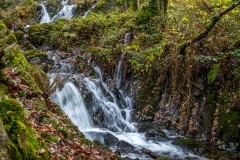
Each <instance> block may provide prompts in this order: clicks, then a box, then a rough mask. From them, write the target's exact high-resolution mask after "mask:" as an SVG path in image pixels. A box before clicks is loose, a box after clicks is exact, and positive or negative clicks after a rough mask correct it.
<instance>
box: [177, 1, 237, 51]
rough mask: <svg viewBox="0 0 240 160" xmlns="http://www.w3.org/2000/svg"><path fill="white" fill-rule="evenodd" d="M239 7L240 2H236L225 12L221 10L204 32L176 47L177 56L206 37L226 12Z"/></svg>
mask: <svg viewBox="0 0 240 160" xmlns="http://www.w3.org/2000/svg"><path fill="white" fill-rule="evenodd" d="M239 5H240V0H239V1H237V2H236V3H234V4H232V5H231V6H230V7H228V8H226V9H225V10H223V11H222V12H220V13H219V14H217V15H216V16H214V17H213V18H212V20H211V22H210V23H209V24H208V25H207V26H206V28H205V30H204V31H202V32H201V33H200V34H199V35H198V36H196V37H195V38H193V39H192V40H188V41H185V42H183V43H182V44H180V45H179V46H178V49H179V54H180V55H185V50H186V48H187V47H189V46H190V45H191V44H193V43H196V42H199V41H200V40H202V39H203V38H205V37H206V36H207V35H208V33H209V32H210V31H211V30H212V29H213V27H214V26H215V25H216V23H217V22H218V21H219V20H220V18H221V17H222V16H224V15H225V14H227V13H228V12H230V11H231V10H233V9H234V8H236V7H237V6H239Z"/></svg>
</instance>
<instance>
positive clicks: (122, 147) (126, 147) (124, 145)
mask: <svg viewBox="0 0 240 160" xmlns="http://www.w3.org/2000/svg"><path fill="white" fill-rule="evenodd" d="M117 147H118V149H117V151H120V152H121V153H123V152H130V151H132V150H134V149H135V147H134V146H133V145H131V144H130V143H128V142H126V141H123V140H121V141H119V142H118V143H117Z"/></svg>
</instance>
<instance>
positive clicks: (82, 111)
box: [47, 51, 205, 160]
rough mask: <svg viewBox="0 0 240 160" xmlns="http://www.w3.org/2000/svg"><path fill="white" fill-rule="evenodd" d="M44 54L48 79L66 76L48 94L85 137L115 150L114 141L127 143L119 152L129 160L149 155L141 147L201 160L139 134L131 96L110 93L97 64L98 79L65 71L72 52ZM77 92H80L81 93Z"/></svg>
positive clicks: (145, 158)
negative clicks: (51, 63) (64, 56)
mask: <svg viewBox="0 0 240 160" xmlns="http://www.w3.org/2000/svg"><path fill="white" fill-rule="evenodd" d="M47 53H48V54H49V55H51V56H49V58H51V59H52V60H54V62H55V63H54V66H53V67H52V70H51V71H50V74H49V77H50V79H51V78H54V77H56V75H57V74H59V75H60V76H61V77H70V78H69V79H68V80H67V82H66V83H65V84H64V86H63V87H62V88H61V89H57V90H56V91H55V93H53V94H52V95H51V99H52V100H53V101H55V102H56V103H57V104H58V105H59V106H60V107H61V109H62V110H63V111H64V112H65V113H66V114H67V115H68V117H69V118H70V119H71V121H72V122H73V123H74V125H76V126H77V127H78V128H79V130H80V131H81V132H82V133H83V134H84V135H85V136H86V138H88V139H89V140H91V141H93V140H99V141H100V142H101V143H102V144H109V143H108V142H109V141H110V144H109V147H110V148H111V149H112V150H116V149H117V146H118V145H117V143H118V142H120V141H125V142H128V143H129V145H131V146H133V147H134V149H133V150H132V149H131V150H127V151H123V152H122V153H121V156H123V157H124V156H128V157H129V158H132V159H135V158H139V159H142V160H147V159H149V160H150V159H151V158H149V157H148V156H146V155H144V154H143V153H142V152H141V148H146V149H148V150H151V151H152V152H154V153H156V154H158V155H162V156H165V157H169V158H173V159H186V158H188V159H197V160H205V158H204V157H199V156H197V155H194V154H192V153H190V152H187V151H185V150H183V149H182V148H180V147H178V146H175V145H173V144H172V141H171V140H166V141H164V142H162V141H156V140H149V139H147V138H146V136H145V134H144V133H139V132H138V131H137V127H136V125H135V123H134V122H133V121H132V112H133V102H132V98H131V97H129V96H128V95H127V94H126V93H125V92H124V90H117V92H116V93H115V92H114V93H113V92H112V91H111V88H110V87H109V86H108V85H107V84H106V83H105V82H104V78H103V75H102V73H101V69H100V68H99V67H97V66H96V67H94V69H95V72H96V74H97V75H98V79H93V78H92V77H85V76H84V75H82V74H79V73H76V72H71V73H69V72H66V66H67V65H69V66H71V61H72V60H74V58H75V57H74V55H73V57H70V58H67V59H62V58H61V54H64V53H61V52H54V51H49V52H47ZM71 67H72V66H71ZM73 82H74V83H73ZM81 93H84V94H83V96H82V95H81ZM99 114H101V115H100V116H101V117H100V119H97V121H96V119H95V117H94V116H95V115H97V116H98V115H99ZM93 120H95V121H93ZM112 142H113V143H112Z"/></svg>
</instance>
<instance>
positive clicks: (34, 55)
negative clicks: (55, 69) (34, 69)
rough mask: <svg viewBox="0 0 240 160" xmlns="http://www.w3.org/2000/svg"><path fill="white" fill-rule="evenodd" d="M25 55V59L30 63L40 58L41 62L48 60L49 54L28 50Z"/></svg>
mask: <svg viewBox="0 0 240 160" xmlns="http://www.w3.org/2000/svg"><path fill="white" fill-rule="evenodd" d="M24 55H25V57H26V58H27V60H28V61H31V60H32V59H34V58H39V60H46V59H47V54H46V53H44V52H41V51H39V50H37V49H31V50H27V51H26V52H25V54H24Z"/></svg>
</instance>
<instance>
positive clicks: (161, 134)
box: [145, 129, 169, 142]
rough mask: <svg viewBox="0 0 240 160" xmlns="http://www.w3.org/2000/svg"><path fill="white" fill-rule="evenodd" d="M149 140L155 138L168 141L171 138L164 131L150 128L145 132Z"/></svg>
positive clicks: (155, 139)
mask: <svg viewBox="0 0 240 160" xmlns="http://www.w3.org/2000/svg"><path fill="white" fill-rule="evenodd" d="M145 136H146V139H147V140H154V141H162V142H164V141H168V140H169V138H168V137H167V135H166V134H165V133H164V132H162V131H157V130H155V129H150V130H148V131H147V132H146V133H145Z"/></svg>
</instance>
